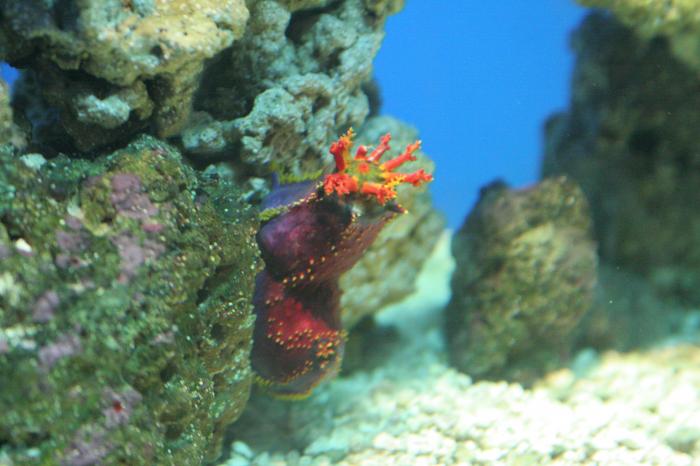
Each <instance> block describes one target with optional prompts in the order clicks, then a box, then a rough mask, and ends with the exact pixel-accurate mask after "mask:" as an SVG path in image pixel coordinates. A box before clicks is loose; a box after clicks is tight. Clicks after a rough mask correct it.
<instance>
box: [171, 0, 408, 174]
mask: <svg viewBox="0 0 700 466" xmlns="http://www.w3.org/2000/svg"><path fill="white" fill-rule="evenodd" d="M388 3H390V4H393V5H394V6H392V7H390V5H386V4H387V2H377V1H369V0H367V1H363V0H345V1H342V2H328V1H325V2H324V1H288V0H287V1H273V0H260V1H256V2H251V4H250V9H251V11H250V14H251V16H250V21H249V22H248V27H247V29H246V34H245V35H244V36H243V38H242V39H241V40H240V41H238V42H237V43H236V45H235V46H234V47H233V48H231V49H230V50H229V51H227V52H225V53H223V54H221V56H219V57H217V60H216V61H215V63H213V64H212V65H211V66H210V67H209V68H208V69H207V71H206V73H205V75H204V81H203V83H202V87H201V89H202V90H201V92H200V93H199V94H198V96H197V99H196V101H195V109H196V110H197V111H198V113H197V114H196V115H195V118H193V119H192V121H191V124H190V125H189V126H188V127H187V128H186V129H185V131H184V132H183V134H182V143H183V146H184V147H185V149H186V150H187V152H188V153H189V154H190V155H191V156H192V157H199V158H204V159H207V158H211V157H216V158H223V159H225V160H228V161H230V162H233V163H235V164H239V165H240V164H242V165H243V168H244V169H245V170H249V171H250V170H252V171H253V172H255V173H257V174H266V173H269V172H270V170H271V169H274V170H279V171H282V172H284V173H286V174H290V175H294V176H298V175H303V174H306V173H309V172H314V171H316V170H319V169H321V168H322V167H323V166H324V164H327V162H329V161H330V156H329V155H328V154H327V153H326V148H327V144H328V142H329V141H332V140H334V139H335V138H336V137H337V136H338V135H339V134H341V133H343V132H344V131H345V130H346V129H347V128H348V127H350V126H352V127H355V129H359V127H360V126H361V125H362V123H363V122H364V120H365V118H366V117H367V116H368V115H369V113H370V103H369V98H368V96H367V94H366V93H365V90H364V88H365V86H366V85H368V83H369V82H370V80H371V72H372V60H373V58H374V56H375V55H376V53H377V51H378V50H379V46H380V44H381V41H382V38H383V37H384V29H383V28H384V22H385V20H386V16H387V14H389V13H392V12H395V11H397V9H398V7H400V6H401V5H402V2H397V1H393V2H388ZM382 4H384V6H382ZM370 8H371V9H370ZM270 164H272V165H270Z"/></svg>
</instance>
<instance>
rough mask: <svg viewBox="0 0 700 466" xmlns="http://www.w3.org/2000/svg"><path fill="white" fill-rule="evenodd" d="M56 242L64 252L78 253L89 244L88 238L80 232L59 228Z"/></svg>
mask: <svg viewBox="0 0 700 466" xmlns="http://www.w3.org/2000/svg"><path fill="white" fill-rule="evenodd" d="M56 244H57V245H58V247H59V248H60V249H61V251H63V252H70V253H76V252H81V251H84V250H85V248H86V247H87V245H88V241H87V238H86V237H85V235H83V234H82V233H80V232H68V231H63V230H58V231H57V232H56Z"/></svg>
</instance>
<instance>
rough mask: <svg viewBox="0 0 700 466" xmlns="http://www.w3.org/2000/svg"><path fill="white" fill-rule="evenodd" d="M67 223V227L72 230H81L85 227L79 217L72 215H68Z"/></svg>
mask: <svg viewBox="0 0 700 466" xmlns="http://www.w3.org/2000/svg"><path fill="white" fill-rule="evenodd" d="M65 222H66V226H67V227H68V228H70V229H71V230H80V229H81V228H82V227H83V222H81V221H80V219H79V218H78V217H74V216H72V215H66V218H65Z"/></svg>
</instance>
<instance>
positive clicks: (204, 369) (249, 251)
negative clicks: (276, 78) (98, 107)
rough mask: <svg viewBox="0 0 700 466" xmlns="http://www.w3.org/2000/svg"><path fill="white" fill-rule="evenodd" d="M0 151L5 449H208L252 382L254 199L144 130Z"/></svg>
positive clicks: (132, 455) (96, 455)
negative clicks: (56, 148)
mask: <svg viewBox="0 0 700 466" xmlns="http://www.w3.org/2000/svg"><path fill="white" fill-rule="evenodd" d="M0 158H1V162H0V166H2V167H3V170H2V171H0V380H2V384H1V386H2V388H1V389H0V412H2V413H3V414H2V416H0V464H7V461H9V462H10V463H9V464H12V465H19V464H21V465H33V464H61V465H76V466H77V465H87V464H98V463H99V464H129V465H135V466H137V465H152V464H155V463H159V464H182V465H187V464H200V463H201V462H202V460H203V459H205V458H208V459H212V458H215V457H216V456H217V455H218V452H219V447H220V440H221V436H222V434H223V429H224V427H225V426H227V425H228V424H230V423H231V422H233V421H234V420H235V419H236V418H237V417H238V416H239V415H240V413H241V411H242V410H243V407H244V406H245V403H246V401H247V399H248V395H249V391H250V385H251V381H252V374H251V370H250V362H249V352H250V345H251V334H252V328H253V318H252V315H251V308H252V304H251V295H252V292H253V280H254V275H255V273H256V261H257V254H258V252H257V247H256V245H255V240H254V235H255V231H256V229H257V219H256V214H255V211H254V209H252V208H250V207H248V206H246V205H244V204H243V203H241V201H240V199H239V197H238V196H239V195H240V193H239V192H238V191H237V190H236V188H235V187H234V186H232V185H230V184H228V183H225V182H223V181H220V182H217V181H215V180H207V179H205V178H203V177H198V176H197V175H196V173H195V172H194V170H192V169H191V168H190V167H188V166H187V165H186V164H184V163H183V161H182V158H181V156H180V154H179V153H178V152H177V151H175V150H174V149H173V148H172V147H170V146H168V145H165V144H164V143H161V142H158V141H156V140H154V139H152V138H149V137H143V138H140V139H138V140H137V141H135V142H134V143H132V144H131V145H129V146H128V147H126V148H125V149H123V150H120V151H117V152H115V153H114V154H111V155H109V156H106V157H103V158H99V159H96V160H94V161H92V162H88V161H84V160H82V161H81V160H78V161H76V160H72V159H68V158H67V157H58V158H54V159H52V160H50V161H47V160H46V159H44V158H43V157H42V156H41V155H40V154H28V155H23V156H21V157H18V156H16V155H14V154H11V153H9V152H8V150H7V148H5V150H4V151H3V152H2V153H0ZM3 459H5V463H3Z"/></svg>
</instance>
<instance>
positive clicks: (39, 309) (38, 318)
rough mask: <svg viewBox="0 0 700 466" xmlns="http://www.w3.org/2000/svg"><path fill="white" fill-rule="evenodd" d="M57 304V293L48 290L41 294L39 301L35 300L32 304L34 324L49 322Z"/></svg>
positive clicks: (58, 302)
mask: <svg viewBox="0 0 700 466" xmlns="http://www.w3.org/2000/svg"><path fill="white" fill-rule="evenodd" d="M59 304H60V300H59V298H58V293H56V292H55V291H53V290H49V291H47V292H45V293H44V294H42V295H41V296H40V297H39V299H37V300H36V303H34V309H33V312H32V318H33V319H34V322H39V323H45V322H48V321H50V320H51V319H52V318H53V316H54V312H55V311H56V308H57V307H58V305H59Z"/></svg>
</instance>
